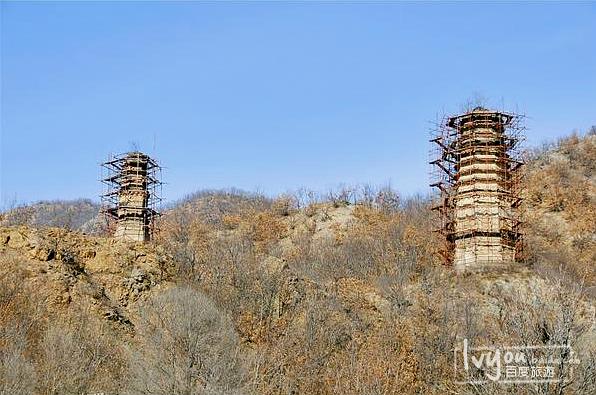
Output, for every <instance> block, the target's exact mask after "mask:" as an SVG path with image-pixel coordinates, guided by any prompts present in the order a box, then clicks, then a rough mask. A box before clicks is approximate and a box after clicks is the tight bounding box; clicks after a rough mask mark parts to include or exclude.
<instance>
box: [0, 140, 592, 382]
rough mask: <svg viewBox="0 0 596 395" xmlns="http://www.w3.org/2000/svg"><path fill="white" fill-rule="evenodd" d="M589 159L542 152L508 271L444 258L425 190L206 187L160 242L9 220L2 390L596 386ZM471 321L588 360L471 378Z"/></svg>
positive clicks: (483, 340) (561, 147) (484, 338)
mask: <svg viewBox="0 0 596 395" xmlns="http://www.w3.org/2000/svg"><path fill="white" fill-rule="evenodd" d="M593 159H594V136H593V135H588V136H584V137H577V138H575V137H572V138H570V139H568V140H563V141H561V142H559V143H558V144H557V145H555V146H553V147H550V148H549V149H548V150H545V151H542V152H536V153H534V154H533V157H532V160H531V163H530V165H529V166H528V170H527V176H526V182H527V194H528V196H527V200H526V202H527V203H526V207H525V210H526V215H527V218H528V228H527V236H526V237H527V241H528V250H527V251H528V262H527V263H526V264H523V265H521V264H520V266H519V268H518V269H517V270H516V271H513V272H509V273H501V274H483V275H474V276H457V275H455V274H454V273H453V271H451V270H450V269H449V268H446V267H443V266H442V265H441V264H440V263H439V262H438V261H437V260H436V257H435V255H434V254H433V251H434V248H435V245H436V240H435V238H434V235H433V233H432V231H431V229H432V219H431V216H430V215H429V209H428V204H427V202H426V201H424V200H420V199H411V200H407V201H401V202H398V200H397V199H396V195H395V194H389V193H388V191H387V190H381V191H378V192H377V193H378V194H382V196H372V195H370V194H369V196H368V198H367V199H362V200H360V202H359V203H358V204H350V203H349V201H350V199H346V198H344V197H345V196H347V194H339V195H337V196H340V195H341V196H344V197H341V198H333V199H330V200H329V201H326V202H325V201H313V202H310V204H303V203H299V202H298V200H299V199H296V198H293V197H288V196H286V197H281V198H279V199H276V200H274V201H271V200H269V199H265V198H262V197H260V196H258V195H250V194H243V193H238V192H225V193H220V192H218V193H213V192H210V193H202V194H198V195H197V196H194V197H192V198H189V199H187V200H185V201H183V202H181V203H180V204H178V205H175V206H174V207H172V208H170V210H169V211H168V215H166V216H165V217H164V219H163V222H162V223H161V224H160V228H161V232H160V233H159V235H158V237H157V238H156V240H155V241H154V242H152V243H149V244H135V243H132V244H130V243H122V242H117V241H115V240H112V239H109V238H105V237H97V236H88V235H83V234H81V233H78V232H70V231H66V230H62V229H58V228H42V229H35V228H33V227H30V226H20V227H18V226H13V227H4V228H1V229H0V280H1V281H0V291H1V292H0V327H1V328H2V331H1V332H0V393H7V394H8V393H11V394H12V393H36V394H37V393H39V394H50V393H52V394H80V393H94V392H103V393H105V394H145V393H154V394H231V393H238V394H240V393H245V394H289V393H292V394H300V393H306V394H335V393H345V394H397V393H400V394H401V393H403V394H410V393H411V394H414V393H424V394H445V393H454V394H467V393H470V394H471V393H492V394H501V393H511V394H535V393H541V394H549V393H553V394H555V393H556V394H575V393H577V394H591V393H594V392H595V391H596V382H595V380H594V377H596V349H595V347H594V345H595V344H596V337H595V333H596V329H595V323H594V305H593V298H592V297H591V295H590V293H589V292H590V290H589V289H587V288H588V287H587V286H586V284H587V285H588V286H589V283H587V281H588V280H590V278H591V277H590V275H592V274H593V264H594V259H593V257H594V252H595V251H594V250H595V248H594V244H593V243H594V228H593V224H594V222H596V221H594V220H593V219H594V218H593V215H594V191H593V189H590V188H593V186H594V184H593V182H594V173H593V163H594V161H593ZM562 164H563V165H562ZM545 180H549V181H552V182H546V181H545ZM559 183H566V184H564V187H562V188H560V187H559V186H558V185H559ZM555 189H556V190H557V191H556V192H555V191H554V190H555ZM388 196H391V197H392V199H389V200H391V201H392V203H391V204H390V205H387V204H386V202H387V201H388V199H387V197H388ZM553 196H558V197H556V198H555V197H553ZM551 199H552V200H551ZM383 202H384V203H383ZM398 203H399V204H398ZM582 207H583V208H584V209H583V210H582ZM553 224H556V225H557V226H554V225H553ZM557 254H565V255H562V257H561V256H558V255H557ZM582 267H583V268H584V271H581V270H579V269H580V268H582ZM590 270H592V271H591V272H590ZM590 273H592V274H590ZM464 338H465V339H467V340H468V341H469V342H471V343H472V344H476V345H494V344H532V345H553V344H570V345H572V346H573V347H574V349H575V350H577V352H578V355H579V359H580V361H581V364H580V365H579V366H577V367H576V369H575V373H574V376H573V380H572V381H571V383H569V384H562V382H561V383H559V384H557V383H553V384H549V385H543V386H540V387H536V386H503V385H502V384H487V385H486V386H483V387H477V386H466V385H463V386H462V385H460V384H457V383H456V382H455V381H456V377H455V376H454V372H453V366H454V362H455V361H454V353H453V350H454V349H455V348H456V347H458V346H460V345H461V343H462V340H463V339H464ZM62 339H67V341H63V340H62ZM69 344H76V347H73V346H69ZM553 356H554V357H556V356H557V355H553ZM565 368H567V367H565ZM567 373H568V372H567V371H562V372H560V374H561V377H563V375H566V374H567Z"/></svg>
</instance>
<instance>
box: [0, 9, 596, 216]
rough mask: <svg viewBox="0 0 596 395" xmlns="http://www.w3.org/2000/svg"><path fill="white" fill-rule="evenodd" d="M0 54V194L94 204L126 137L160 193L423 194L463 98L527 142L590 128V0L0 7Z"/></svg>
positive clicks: (594, 45) (594, 108)
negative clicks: (103, 170) (513, 125)
mask: <svg viewBox="0 0 596 395" xmlns="http://www.w3.org/2000/svg"><path fill="white" fill-rule="evenodd" d="M1 58H2V87H1V93H2V103H1V104H2V108H1V117H2V119H1V122H2V123H1V126H2V140H1V145H2V146H1V155H2V158H1V166H2V168H1V176H2V179H1V189H2V190H1V196H2V197H1V199H2V204H3V205H6V204H7V202H9V201H11V200H12V199H14V198H15V197H16V199H17V200H18V201H20V202H27V201H36V200H40V199H58V198H62V199H71V198H77V197H88V198H96V196H97V195H98V194H99V193H100V192H101V187H100V184H99V182H97V179H98V178H99V166H98V163H99V162H101V161H102V160H103V159H105V158H106V157H107V156H108V154H109V153H118V152H123V151H127V150H129V149H130V148H132V144H133V143H136V144H138V146H139V147H140V148H141V149H142V150H145V151H147V152H149V153H153V152H155V155H156V156H157V158H158V159H159V160H160V161H161V162H163V164H164V165H165V166H166V170H165V173H164V178H165V181H167V182H168V185H166V187H165V190H164V192H165V196H166V198H167V199H169V200H172V199H176V198H179V197H182V196H183V195H184V194H186V193H189V192H192V191H195V190H197V189H203V188H225V187H239V188H243V189H247V190H255V189H260V190H261V191H264V192H266V193H268V194H277V193H280V192H284V191H287V190H293V189H297V188H299V187H308V188H312V189H315V190H325V189H327V188H329V187H332V186H337V185H338V184H340V183H346V184H356V183H365V182H367V183H371V184H374V185H381V184H385V183H387V182H391V184H392V186H394V187H395V188H397V189H399V190H400V191H402V192H403V193H404V194H406V195H407V194H413V193H418V192H421V193H426V192H427V191H428V188H427V184H428V176H427V173H428V165H427V160H428V155H427V152H428V149H429V143H428V142H427V140H428V128H429V121H432V120H434V119H435V117H436V115H437V114H440V113H443V112H447V113H454V112H457V111H459V110H460V108H461V106H462V105H463V103H464V102H466V100H468V99H470V98H473V97H475V96H483V97H485V98H487V99H488V103H489V104H492V105H494V106H497V107H499V108H503V107H504V108H505V109H509V110H514V111H515V110H518V111H521V112H524V113H526V114H527V115H528V116H529V117H530V118H529V119H528V121H527V126H528V127H529V128H530V130H529V132H528V142H529V144H531V145H535V144H539V143H541V142H543V141H546V140H551V139H555V138H557V137H558V136H563V135H566V134H568V133H570V132H571V131H573V130H580V131H583V130H586V129H587V128H589V127H590V126H591V125H594V124H596V5H594V3H592V4H590V3H575V4H573V3H572V4H563V3H544V4H540V3H530V4H521V5H520V4H513V3H501V4H498V3H497V4H495V3H488V4H487V3H485V4H463V3H453V4H438V3H390V2H383V3H377V4H370V3H368V4H366V3H361V4H356V3H331V2H325V3H297V2H292V3H281V4H279V3H267V2H263V3H248V2H237V3H200V2H185V3H170V2H168V3H159V2H151V3H140V2H131V3H111V2H100V3H87V2H85V3H75V2H67V3H13V2H3V3H2V53H1ZM154 141H155V142H156V144H155V146H156V149H155V151H154Z"/></svg>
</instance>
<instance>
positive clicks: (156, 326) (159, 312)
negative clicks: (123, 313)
mask: <svg viewBox="0 0 596 395" xmlns="http://www.w3.org/2000/svg"><path fill="white" fill-rule="evenodd" d="M137 327H138V328H139V332H138V343H137V348H136V349H134V350H133V351H132V352H131V354H130V358H131V360H130V365H131V370H132V376H133V380H132V383H131V385H132V388H131V390H132V392H133V393H139V394H168V395H194V394H224V393H225V394H230V393H237V392H239V391H240V388H241V385H242V370H241V366H240V360H239V357H238V337H237V335H236V333H235V331H234V329H233V326H232V324H231V322H230V320H229V319H228V318H226V317H225V316H224V315H223V314H222V313H221V312H220V311H219V310H218V309H217V308H216V306H215V305H214V303H213V302H212V301H211V300H210V299H208V298H207V297H206V296H204V295H203V294H202V293H200V292H198V291H195V290H193V289H191V288H188V287H183V288H173V289H170V290H168V291H165V292H164V293H162V294H160V295H158V296H156V297H154V298H152V299H150V300H149V301H148V302H147V303H146V305H145V306H144V307H143V308H142V309H141V311H140V319H139V324H138V326H137Z"/></svg>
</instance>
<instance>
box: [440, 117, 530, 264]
mask: <svg viewBox="0 0 596 395" xmlns="http://www.w3.org/2000/svg"><path fill="white" fill-rule="evenodd" d="M478 109H480V108H477V109H475V110H478ZM482 110H483V109H482ZM524 118H525V117H524V116H523V115H519V114H513V113H507V112H501V111H486V112H481V113H474V112H473V111H468V112H467V113H466V114H463V115H458V116H443V117H442V118H440V119H439V120H438V121H437V122H436V123H435V125H433V127H432V129H431V138H430V142H431V143H433V144H432V146H431V147H432V148H431V151H430V161H429V164H430V165H431V174H430V178H431V184H430V186H431V187H432V188H434V190H435V193H434V195H433V205H432V210H433V211H434V212H435V221H436V222H435V223H436V226H435V229H434V230H435V231H436V232H437V233H439V234H440V239H441V245H440V246H439V248H438V251H437V252H438V254H439V256H440V259H441V260H442V262H443V263H444V264H446V265H452V264H453V262H454V254H455V244H456V240H462V239H466V238H474V239H479V238H482V237H483V236H487V237H494V236H498V237H500V239H501V245H502V247H503V248H509V249H513V251H514V257H515V258H514V259H515V260H516V261H519V260H522V259H523V234H522V222H521V219H520V210H519V206H520V203H521V195H520V192H521V191H520V188H521V176H522V172H520V171H519V170H520V167H521V166H522V165H523V161H522V159H521V143H522V141H523V137H524V131H525V127H524V125H523V120H524ZM483 127H485V128H489V129H490V128H492V130H494V131H496V133H498V135H499V136H500V138H499V139H498V140H497V141H495V139H494V136H495V134H494V133H493V134H492V135H491V137H492V140H491V139H487V138H486V136H482V135H481V134H482V132H481V131H482V130H486V129H483ZM464 128H465V130H466V137H465V138H463V137H462V131H463V129H464ZM472 162H473V163H472ZM483 165H486V166H484V167H485V168H487V167H488V168H490V170H489V171H485V170H483V169H482V168H483ZM461 168H464V169H468V171H467V172H465V171H464V170H460V169H461ZM491 175H496V177H497V178H496V179H492V180H491V181H490V183H492V184H495V185H497V189H496V190H491V191H486V190H482V189H474V188H475V185H474V184H477V183H478V181H477V177H480V178H482V177H490V176H491ZM466 176H469V177H466ZM466 178H468V180H466ZM466 188H467V189H466ZM462 190H466V192H465V193H466V198H468V199H472V200H476V201H477V200H479V199H482V198H486V196H487V195H490V196H491V197H493V198H496V199H497V202H498V203H497V205H498V210H499V211H498V217H499V225H498V232H495V233H491V234H485V233H487V232H482V231H480V229H482V228H483V227H482V226H479V225H478V222H479V221H481V220H482V214H481V213H479V212H477V211H476V210H478V207H477V205H472V207H473V210H474V212H473V214H472V218H473V219H474V221H475V223H473V224H469V223H467V224H464V225H465V226H464V227H463V228H462V224H461V223H460V224H457V225H458V226H456V220H457V218H456V217H455V212H456V210H455V209H456V207H455V206H456V202H457V200H458V199H461V195H462V193H461V191H462ZM474 248H475V249H476V248H478V246H477V245H474Z"/></svg>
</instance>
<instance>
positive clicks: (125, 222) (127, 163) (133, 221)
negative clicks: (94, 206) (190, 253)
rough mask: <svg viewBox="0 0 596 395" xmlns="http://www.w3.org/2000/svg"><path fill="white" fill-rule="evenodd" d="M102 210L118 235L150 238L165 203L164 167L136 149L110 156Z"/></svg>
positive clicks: (104, 168)
mask: <svg viewBox="0 0 596 395" xmlns="http://www.w3.org/2000/svg"><path fill="white" fill-rule="evenodd" d="M101 169H102V176H101V181H102V183H103V184H104V186H105V188H104V192H103V194H102V195H101V201H102V213H103V214H104V215H105V216H106V219H107V221H108V224H109V229H110V230H111V231H112V232H113V234H114V237H116V238H119V239H124V240H132V241H149V240H150V239H151V238H152V236H153V234H154V232H155V220H156V219H157V218H158V217H159V216H160V215H161V214H160V213H159V212H158V211H157V207H158V205H159V204H160V203H161V201H162V198H161V187H162V182H161V167H160V166H159V164H158V163H157V161H155V160H154V159H152V158H150V157H149V156H148V155H146V154H144V153H142V152H138V151H134V152H128V153H125V154H120V155H115V156H110V158H109V160H108V161H106V162H104V163H102V164H101Z"/></svg>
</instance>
